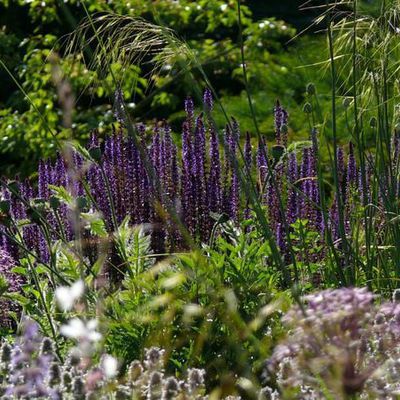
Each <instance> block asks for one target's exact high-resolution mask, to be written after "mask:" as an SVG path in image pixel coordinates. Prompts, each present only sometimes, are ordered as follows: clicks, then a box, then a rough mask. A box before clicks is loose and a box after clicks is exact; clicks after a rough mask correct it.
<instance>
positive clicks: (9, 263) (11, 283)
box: [0, 249, 23, 327]
mask: <svg viewBox="0 0 400 400" xmlns="http://www.w3.org/2000/svg"><path fill="white" fill-rule="evenodd" d="M15 266H16V265H15V261H14V259H13V258H12V257H11V256H10V254H8V252H7V251H6V250H5V249H0V276H1V277H2V278H3V279H4V283H5V284H6V285H7V291H8V292H9V293H16V292H20V291H21V286H22V284H23V278H22V277H21V275H18V274H17V273H15V272H13V271H12V269H13V268H14V267H15ZM18 311H19V307H18V305H17V304H16V303H15V302H13V301H12V300H9V299H6V298H3V297H2V298H0V326H2V327H12V325H13V320H12V319H11V317H10V313H11V312H18Z"/></svg>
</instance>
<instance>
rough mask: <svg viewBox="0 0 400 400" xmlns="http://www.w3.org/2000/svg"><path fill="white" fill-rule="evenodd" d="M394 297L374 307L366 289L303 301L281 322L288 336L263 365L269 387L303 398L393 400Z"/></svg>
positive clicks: (397, 322)
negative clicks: (273, 386)
mask: <svg viewBox="0 0 400 400" xmlns="http://www.w3.org/2000/svg"><path fill="white" fill-rule="evenodd" d="M398 297H400V296H398V294H397V292H396V294H395V296H394V299H393V301H392V302H386V303H383V304H376V303H375V301H374V300H375V296H374V295H373V294H372V293H370V292H369V291H368V290H367V289H366V288H342V289H335V290H332V289H328V290H325V291H322V292H317V293H315V294H312V295H308V296H305V298H304V299H303V300H304V304H302V305H296V306H294V307H293V308H292V309H291V310H289V312H288V313H287V314H286V315H285V316H284V317H283V322H284V324H285V325H286V327H287V328H288V329H289V334H288V336H287V338H286V339H284V341H283V342H282V343H281V344H279V345H278V346H276V347H275V349H274V352H273V354H272V356H271V358H270V359H269V360H268V361H267V363H266V367H265V373H264V377H265V378H266V379H267V381H268V384H269V385H274V384H275V386H277V387H278V389H279V390H280V391H281V392H282V393H291V394H292V396H293V398H302V399H311V398H314V399H323V398H326V396H328V397H329V396H332V397H333V398H336V399H346V398H355V397H354V396H357V398H365V399H367V398H368V399H369V398H374V399H394V398H398V397H397V396H398V395H399V394H400V384H399V378H400V362H399V356H400V303H399V302H398V301H399V298H398ZM296 396H297V397H296ZM284 398H292V397H290V396H289V397H284Z"/></svg>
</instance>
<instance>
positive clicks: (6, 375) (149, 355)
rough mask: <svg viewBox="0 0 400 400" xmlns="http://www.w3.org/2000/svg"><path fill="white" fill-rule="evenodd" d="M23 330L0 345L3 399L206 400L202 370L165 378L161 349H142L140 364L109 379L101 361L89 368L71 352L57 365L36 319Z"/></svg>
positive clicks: (53, 353) (29, 321)
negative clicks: (181, 376)
mask: <svg viewBox="0 0 400 400" xmlns="http://www.w3.org/2000/svg"><path fill="white" fill-rule="evenodd" d="M22 328H23V331H22V336H20V337H17V339H16V341H15V343H14V344H12V345H11V344H9V343H7V342H4V343H3V344H2V346H1V351H0V397H1V398H2V399H14V398H16V399H76V400H80V399H82V400H84V399H99V398H116V399H132V398H135V399H178V398H179V399H182V398H185V399H207V398H208V396H207V395H206V393H205V373H204V371H203V370H201V369H196V368H193V369H189V370H188V372H187V376H186V378H185V379H181V380H179V379H176V378H175V377H174V376H167V375H166V374H165V372H164V359H163V356H164V351H163V350H161V349H159V348H156V347H152V348H150V349H146V350H145V359H144V361H143V362H140V361H133V362H132V363H131V365H130V366H129V368H128V370H127V373H126V374H125V375H122V376H120V377H110V376H107V371H106V369H105V367H104V366H103V364H102V360H101V359H100V363H99V365H98V366H94V367H91V368H85V366H84V363H81V359H80V357H79V356H78V355H77V354H76V353H74V352H71V353H70V354H69V355H68V357H67V358H66V360H64V361H61V360H60V358H59V356H58V355H57V354H56V351H55V348H54V344H53V342H52V341H51V339H49V338H46V337H45V338H43V337H42V336H41V334H40V332H39V327H38V325H37V324H36V323H35V322H34V321H32V320H25V322H24V324H23V327H22ZM103 396H105V397H103Z"/></svg>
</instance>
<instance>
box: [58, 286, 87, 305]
mask: <svg viewBox="0 0 400 400" xmlns="http://www.w3.org/2000/svg"><path fill="white" fill-rule="evenodd" d="M84 291H85V284H84V283H83V281H82V280H79V281H76V282H75V283H74V284H73V285H72V286H71V287H69V286H60V287H58V288H57V289H56V300H57V303H58V305H59V307H60V308H61V309H62V310H63V311H69V310H71V308H72V307H73V305H74V303H75V301H76V300H78V299H79V298H80V297H81V296H82V294H83V292H84Z"/></svg>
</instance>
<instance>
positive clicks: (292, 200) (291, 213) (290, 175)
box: [287, 152, 298, 224]
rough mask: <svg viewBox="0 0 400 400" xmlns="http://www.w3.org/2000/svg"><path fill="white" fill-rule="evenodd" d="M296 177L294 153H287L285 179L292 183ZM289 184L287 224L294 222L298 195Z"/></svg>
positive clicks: (296, 168) (296, 169)
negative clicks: (287, 161)
mask: <svg viewBox="0 0 400 400" xmlns="http://www.w3.org/2000/svg"><path fill="white" fill-rule="evenodd" d="M297 179H298V166H297V158H296V153H295V152H292V153H290V154H289V165H288V171H287V180H288V182H290V184H291V185H294V184H295V183H296V181H297ZM291 185H290V186H289V188H288V200H287V220H288V223H289V224H292V223H294V222H296V220H297V216H298V215H297V209H298V204H297V203H298V198H297V197H298V195H297V191H296V189H295V188H294V187H292V186H291Z"/></svg>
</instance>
